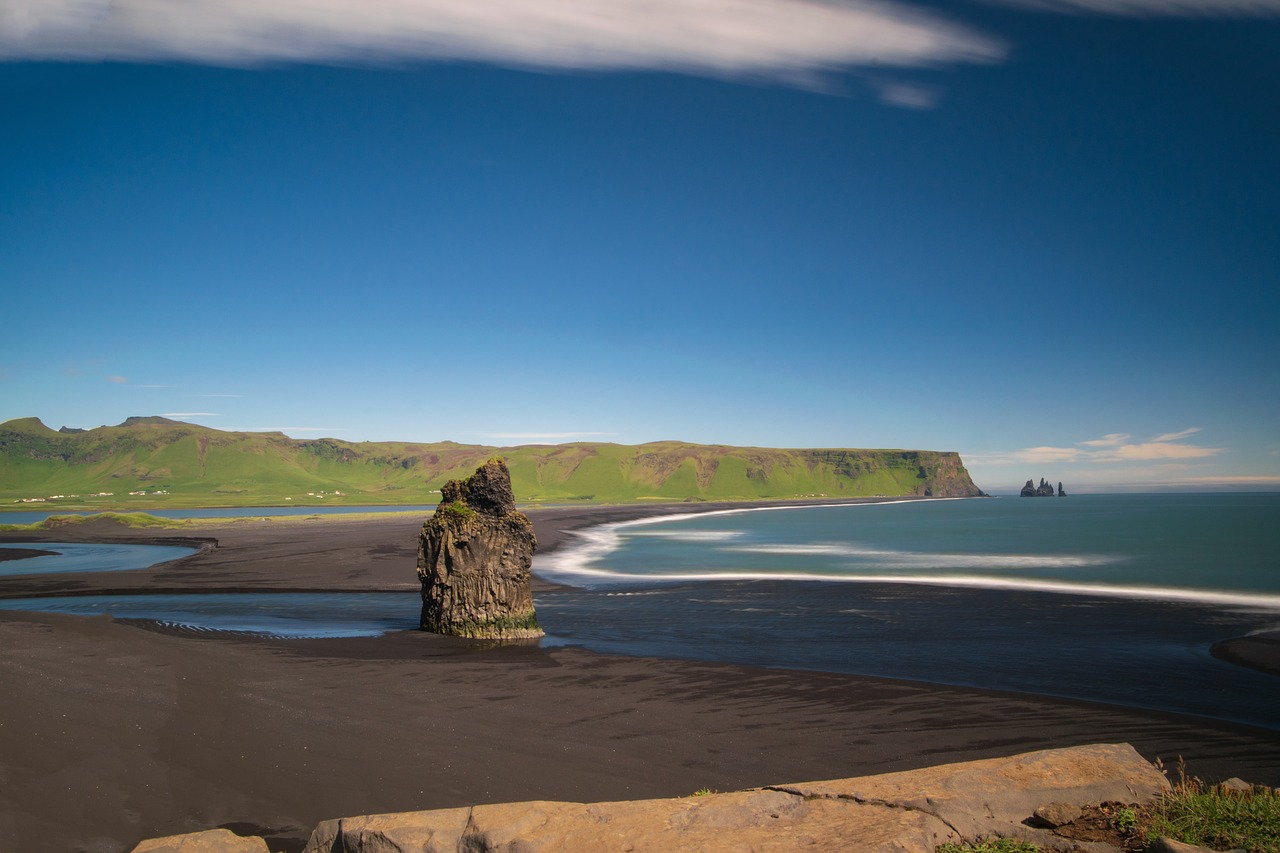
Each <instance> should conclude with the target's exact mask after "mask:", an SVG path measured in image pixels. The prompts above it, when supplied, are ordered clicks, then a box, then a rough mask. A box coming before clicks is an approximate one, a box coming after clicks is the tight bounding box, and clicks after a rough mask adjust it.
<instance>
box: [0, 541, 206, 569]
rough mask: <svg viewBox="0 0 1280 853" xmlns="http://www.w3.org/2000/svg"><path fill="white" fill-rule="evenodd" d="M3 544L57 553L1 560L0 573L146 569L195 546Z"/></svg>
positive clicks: (180, 556)
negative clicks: (22, 558)
mask: <svg viewBox="0 0 1280 853" xmlns="http://www.w3.org/2000/svg"><path fill="white" fill-rule="evenodd" d="M0 548H11V549H12V548H19V549H31V550H37V551H52V552H54V553H53V556H47V557H28V558H27V559H25V560H5V561H4V562H0V577H9V576H11V575H45V574H57V573H61V572H120V571H130V570H133V569H145V568H147V567H148V566H154V565H156V564H157V563H166V562H168V561H170V560H177V559H180V558H182V557H189V556H191V555H192V554H194V553H195V552H196V549H195V548H187V547H184V546H181V545H102V544H97V543H89V542H76V543H70V542H11V543H5V544H0Z"/></svg>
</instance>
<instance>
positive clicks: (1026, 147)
mask: <svg viewBox="0 0 1280 853" xmlns="http://www.w3.org/2000/svg"><path fill="white" fill-rule="evenodd" d="M153 5H154V4H151V3H149V2H147V0H117V2H116V3H114V4H111V5H103V4H98V3H92V2H88V0H84V2H72V3H58V4H51V3H44V2H24V0H19V2H17V4H16V5H10V4H6V6H5V8H4V9H3V10H0V116H2V117H3V118H0V286H2V287H3V294H4V300H3V304H4V306H5V311H4V315H5V334H4V335H3V337H2V338H0V420H7V419H9V418H16V417H29V416H36V417H39V418H41V419H42V420H44V421H45V422H46V423H47V424H49V425H50V426H53V427H54V428H57V427H59V426H63V425H66V426H74V427H93V426H97V425H99V424H110V423H118V422H120V421H122V420H123V419H124V418H126V417H128V416H130V415H150V414H163V415H167V416H169V417H174V418H177V419H180V420H187V421H191V422H195V423H201V424H205V425H207V426H211V427H215V428H218V429H228V430H283V431H284V432H286V433H288V434H290V435H293V436H295V437H315V436H319V435H328V436H333V437H336V438H341V439H346V440H350V441H362V440H405V441H410V440H412V441H433V440H445V439H449V440H455V441H459V442H465V443H483V444H497V445H509V444H521V443H533V442H543V443H554V442H559V441H572V440H599V441H614V442H620V443H626V444H633V443H639V442H644V441H652V440H658V439H679V440H683V441H693V442H701V443H724V444H738V445H761V446H772V447H812V446H824V447H825V446H840V447H902V448H927V449H939V450H958V451H960V452H961V453H962V454H964V457H965V460H966V462H967V463H968V465H969V468H970V471H971V472H972V473H973V475H974V478H975V480H976V481H977V482H978V484H979V485H980V486H982V487H983V488H985V489H987V490H988V491H993V492H1000V491H1006V490H1008V489H1010V488H1015V489H1016V487H1017V486H1018V485H1020V484H1021V483H1022V481H1024V480H1025V479H1027V478H1028V477H1034V478H1036V479H1037V480H1038V479H1039V478H1040V477H1047V478H1049V479H1051V480H1054V481H1057V480H1062V481H1064V482H1065V483H1066V484H1067V485H1068V487H1069V488H1070V487H1072V486H1075V487H1076V488H1077V490H1079V491H1085V490H1108V489H1117V488H1135V489H1144V490H1145V489H1149V488H1157V487H1178V488H1222V487H1233V488H1270V489H1280V393H1278V392H1280V388H1278V387H1277V386H1278V385H1280V383H1278V382H1277V378H1278V374H1280V371H1278V368H1280V344H1278V340H1280V338H1278V336H1277V334H1276V321H1277V319H1278V318H1280V155H1277V152H1278V151H1280V131H1278V130H1277V128H1280V0H1203V1H1202V0H1043V2H1038V0H1004V1H1003V2H998V1H997V0H989V2H979V0H956V2H949V3H941V2H935V3H919V2H917V3H908V2H877V3H867V2H862V3H859V2H855V0H845V2H831V3H827V4H821V3H813V2H802V0H725V2H723V3H707V2H705V0H654V2H647V3H633V2H623V1H622V0H616V2H611V3H606V2H600V1H599V0H596V1H595V2H587V0H545V2H543V3H540V4H522V3H507V2H476V3H470V4H457V3H448V2H444V0H365V2H361V3H347V2H333V3H327V4H310V5H309V4H307V3H288V4H286V3H279V2H268V0H263V2H261V3H256V4H242V3H236V2H232V0H192V2H189V3H184V4H172V6H166V5H163V4H161V5H159V6H155V8H152V6H153ZM249 7H251V8H249Z"/></svg>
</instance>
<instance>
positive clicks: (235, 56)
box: [0, 0, 1006, 85]
mask: <svg viewBox="0 0 1280 853" xmlns="http://www.w3.org/2000/svg"><path fill="white" fill-rule="evenodd" d="M1005 54H1006V48H1005V46H1004V45H1003V44H1002V43H1001V42H1000V41H999V40H997V39H995V38H993V37H991V36H988V35H985V34H983V33H980V32H978V31H976V30H973V29H970V28H968V27H965V26H963V25H961V24H958V23H955V22H953V21H950V20H947V19H945V18H943V17H941V16H938V15H936V14H931V13H927V12H925V11H923V10H922V9H920V8H919V7H917V6H914V5H906V4H901V3H898V2H894V0H844V2H840V3H829V2H819V1H818V0H717V2H714V3H709V2H707V0H539V2H529V0H469V2H458V0H311V2H299V0H293V2H281V0H254V2H245V0H184V2H180V3H175V2H170V0H114V2H110V3H107V2H101V0H62V1H61V2H48V0H7V2H5V3H4V4H2V5H0V59H52V60H71V61H99V60H127V61H143V62H147V61H171V60H179V61H192V62H201V63H211V64H222V65H246V64H247V65H251V64H257V63H263V62H295V61H296V62H315V61H320V62H326V61H332V62H344V63H362V62H363V63H370V62H373V63H376V62H386V61H398V60H405V59H410V60H412V59H438V60H475V61H482V62H494V63H498V64H502V65H507V66H515V67H534V68H557V69H593V70H620V69H669V70H676V71H683V72H687V73H694V74H706V75H711V76H736V75H746V76H758V77H766V78H771V79H777V80H783V81H790V82H794V83H797V84H800V85H803V84H804V80H805V78H806V76H808V77H811V76H812V75H813V74H815V73H821V72H824V71H828V70H831V69H838V68H850V67H871V66H874V67H878V68H884V67H921V66H934V65H938V64H943V63H960V62H965V63H973V62H994V61H998V60H1000V59H1002V58H1003V57H1004V56H1005Z"/></svg>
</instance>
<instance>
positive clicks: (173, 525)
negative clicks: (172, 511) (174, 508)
mask: <svg viewBox="0 0 1280 853" xmlns="http://www.w3.org/2000/svg"><path fill="white" fill-rule="evenodd" d="M101 521H105V522H109V523H111V524H118V525H120V526H121V527H133V528H162V529H165V530H174V529H178V528H182V527H186V526H187V523H186V520H185V519H180V518H158V517H156V516H154V515H149V514H148V513H145V512H98V513H94V514H93V515H51V516H49V517H48V518H46V519H45V520H44V521H37V522H34V523H32V524H0V530H3V531H7V532H21V531H32V532H36V531H42V530H59V529H61V528H64V527H75V526H77V525H81V524H91V523H93V522H101Z"/></svg>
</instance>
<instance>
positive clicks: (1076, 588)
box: [581, 569, 1280, 611]
mask: <svg viewBox="0 0 1280 853" xmlns="http://www.w3.org/2000/svg"><path fill="white" fill-rule="evenodd" d="M581 575H582V576H583V578H584V579H587V578H589V579H594V580H596V581H598V582H599V581H606V582H610V583H697V582H715V581H803V582H813V581H819V582H824V583H879V584H905V585H912V586H935V587H959V588H964V589H992V590H1012V591H1021V592H1048V593H1057V594H1060V595H1077V596H1097V597H1101V598H1136V599H1144V600H1149V601H1181V602H1187V603H1194V604H1213V605H1219V606H1226V607H1241V608H1246V609H1249V610H1275V611H1280V595H1276V594H1274V593H1264V592H1257V593H1253V592H1222V591H1218V590H1211V589H1195V588H1191V587H1157V586H1143V585H1121V584H1104V583H1078V582H1071V581H1057V580H1040V579H1028V578H1010V577H987V576H982V575H949V574H943V575H895V574H858V575H851V574H821V573H817V572H800V571H794V572H764V571H758V570H750V569H743V570H732V569H730V570H723V571H714V572H664V573H653V574H644V575H633V574H623V573H621V572H615V571H611V570H607V569H584V570H583V571H582V572H581Z"/></svg>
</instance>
